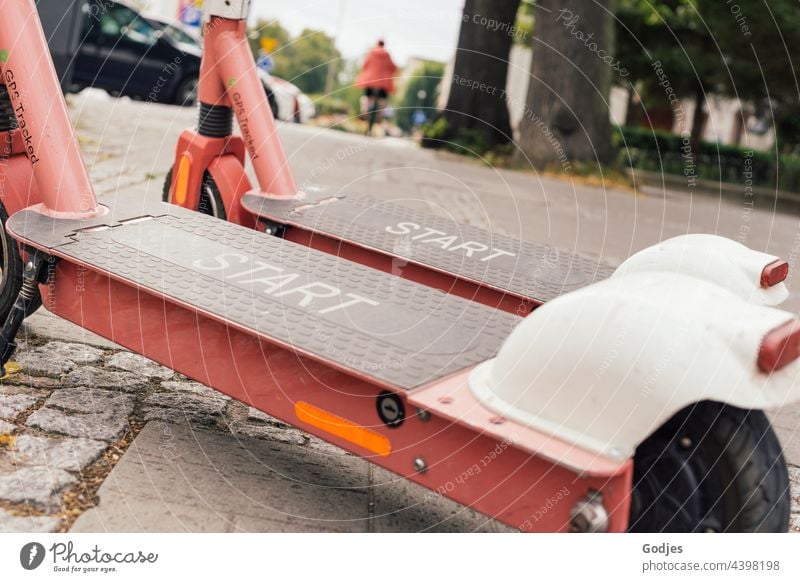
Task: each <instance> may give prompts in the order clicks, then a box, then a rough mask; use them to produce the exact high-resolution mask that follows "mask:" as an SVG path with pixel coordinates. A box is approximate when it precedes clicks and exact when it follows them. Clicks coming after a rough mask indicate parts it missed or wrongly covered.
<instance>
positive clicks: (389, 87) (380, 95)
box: [355, 39, 397, 135]
mask: <svg viewBox="0 0 800 582" xmlns="http://www.w3.org/2000/svg"><path fill="white" fill-rule="evenodd" d="M395 72H397V66H396V65H395V64H394V62H393V61H392V57H391V56H390V55H389V51H387V50H386V48H385V47H384V42H383V40H382V39H381V40H379V41H378V44H377V46H375V48H373V49H372V50H370V51H369V53H367V58H366V59H365V60H364V65H363V66H362V67H361V72H360V73H359V74H358V77H357V78H356V83H355V84H356V87H363V89H364V97H365V99H364V100H363V104H362V113H365V114H367V135H370V134H372V127H373V126H374V125H375V121H376V120H377V118H378V113H379V112H380V111H382V110H383V108H384V107H385V106H386V99H388V97H389V95H391V94H392V93H393V92H394V74H395Z"/></svg>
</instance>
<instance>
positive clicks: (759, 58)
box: [616, 0, 800, 147]
mask: <svg viewBox="0 0 800 582" xmlns="http://www.w3.org/2000/svg"><path fill="white" fill-rule="evenodd" d="M616 15H617V53H618V56H619V58H620V60H621V61H622V62H623V64H624V65H625V67H626V68H627V69H628V70H629V71H630V75H629V76H628V77H625V78H624V77H618V82H619V83H621V84H622V85H623V86H634V87H635V88H636V89H637V90H638V92H639V94H640V95H641V98H642V105H643V107H642V112H641V113H642V114H643V115H646V114H647V112H650V113H651V114H652V115H651V117H652V116H655V117H658V114H659V111H663V110H664V109H665V108H666V109H668V108H669V107H670V104H669V103H668V94H667V89H666V84H665V78H666V79H668V81H669V85H670V87H671V88H672V89H673V90H674V91H675V92H676V94H677V95H678V96H679V97H680V98H682V99H687V98H689V99H692V98H694V99H699V100H700V101H701V102H704V101H705V99H706V98H707V96H708V94H710V93H714V94H721V95H727V96H730V97H734V98H738V99H741V100H742V101H744V102H750V103H753V104H755V105H756V106H757V108H760V109H762V110H765V111H772V112H773V114H774V119H775V124H776V131H777V134H778V137H779V139H781V138H782V137H783V138H784V141H785V142H790V143H791V142H792V141H794V140H798V139H800V135H798V131H797V129H796V128H797V127H798V126H800V121H799V120H798V119H797V115H798V112H799V111H798V110H800V88H799V87H798V81H797V79H796V75H795V74H794V71H795V69H796V66H797V63H800V6H798V4H797V2H795V1H794V0H769V1H767V0H658V1H653V0H618V2H617V10H616ZM654 62H660V63H661V64H662V65H663V66H662V69H663V72H664V75H663V77H661V78H659V76H658V75H656V74H655V68H654V66H653V63H654ZM640 121H644V122H645V123H646V122H647V120H646V119H640ZM694 121H695V122H700V126H701V127H699V128H693V131H692V133H693V141H695V142H697V141H699V135H698V130H699V129H701V128H702V122H703V120H702V119H698V118H697V117H695V119H694ZM687 125H692V124H687ZM790 143H787V144H785V145H787V147H788V146H789V145H790ZM794 143H795V144H797V143H798V141H794Z"/></svg>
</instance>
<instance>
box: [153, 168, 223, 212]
mask: <svg viewBox="0 0 800 582" xmlns="http://www.w3.org/2000/svg"><path fill="white" fill-rule="evenodd" d="M171 185H172V169H170V171H169V172H167V177H166V179H165V180H164V190H163V193H162V197H161V199H162V200H163V201H164V202H167V203H168V202H169V201H170V200H169V190H170V187H171ZM198 200H199V203H198V205H197V208H195V210H197V211H198V212H199V213H200V214H207V215H208V216H213V217H215V218H220V219H222V220H227V214H226V213H225V205H224V204H223V202H222V193H220V191H219V187H218V186H217V183H216V182H215V181H214V178H212V177H211V174H209V173H208V172H206V173H205V174H203V183H202V184H201V185H200V196H199V197H198Z"/></svg>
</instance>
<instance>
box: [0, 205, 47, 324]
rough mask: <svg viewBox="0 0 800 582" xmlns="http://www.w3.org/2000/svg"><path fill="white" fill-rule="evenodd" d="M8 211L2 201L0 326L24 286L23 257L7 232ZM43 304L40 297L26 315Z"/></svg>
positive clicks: (0, 215) (0, 209)
mask: <svg viewBox="0 0 800 582" xmlns="http://www.w3.org/2000/svg"><path fill="white" fill-rule="evenodd" d="M7 221H8V213H7V212H6V207H5V206H4V205H3V204H2V203H0V226H1V227H2V228H1V230H2V232H0V269H2V270H1V271H0V327H2V325H3V324H4V323H5V321H6V317H8V314H9V312H10V311H11V308H12V307H13V306H14V302H15V301H16V300H17V295H18V294H19V290H20V288H21V287H22V270H23V268H24V266H23V264H22V257H21V256H20V254H19V246H18V245H17V241H15V240H14V239H13V238H11V236H10V235H9V234H8V233H7V232H6V222H7ZM41 305H42V299H41V297H39V298H38V299H37V300H36V301H35V302H33V303H31V304H30V305H29V306H28V311H27V313H26V314H25V315H26V316H28V315H31V314H32V313H34V312H35V311H36V310H37V309H39V307H41Z"/></svg>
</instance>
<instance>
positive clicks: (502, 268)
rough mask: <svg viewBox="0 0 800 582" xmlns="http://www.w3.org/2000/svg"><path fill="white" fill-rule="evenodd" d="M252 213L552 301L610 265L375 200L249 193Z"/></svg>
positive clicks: (592, 279)
mask: <svg viewBox="0 0 800 582" xmlns="http://www.w3.org/2000/svg"><path fill="white" fill-rule="evenodd" d="M242 203H243V205H244V207H245V208H246V209H247V210H249V211H250V212H252V213H254V214H256V215H258V216H261V217H263V218H266V219H268V220H271V221H274V222H278V223H281V224H285V225H289V226H292V227H298V228H302V229H305V230H308V231H311V232H313V233H315V234H319V235H323V236H327V237H331V238H333V239H336V240H339V241H343V242H348V243H351V244H354V245H356V246H360V247H364V248H368V249H371V250H374V251H377V252H379V253H382V254H385V255H388V256H392V257H397V258H400V259H403V260H406V261H408V262H410V263H414V264H417V265H420V266H423V267H426V268H429V269H432V270H434V271H439V272H442V273H446V274H449V275H451V276H453V277H456V278H458V279H464V280H467V281H471V282H473V283H476V284H479V285H481V286H486V287H490V288H493V289H495V290H497V291H500V292H503V293H508V294H511V295H514V296H517V297H519V298H521V299H526V300H532V301H534V302H536V303H544V302H546V301H550V300H551V299H554V298H556V297H558V296H559V295H562V294H564V293H567V292H569V291H573V290H575V289H579V288H581V287H585V286H586V285H589V284H591V283H593V282H596V281H600V280H602V279H606V278H608V277H609V276H611V274H612V273H613V268H612V267H610V266H608V265H606V264H604V263H600V262H598V261H597V260H596V259H593V258H590V257H586V256H582V255H578V254H575V253H571V252H567V251H563V250H559V249H556V248H554V247H550V246H547V245H543V244H538V243H532V242H523V241H519V240H516V239H513V238H510V237H507V236H503V235H500V234H496V233H492V232H489V231H486V230H483V229H481V228H477V227H474V226H469V225H464V224H459V223H457V222H455V221H453V220H450V219H447V218H443V217H438V216H434V215H432V214H429V213H425V212H420V211H418V210H415V209H413V208H409V207H407V206H403V205H400V204H396V203H393V202H386V201H382V200H378V199H376V198H373V197H370V196H344V195H339V194H332V193H325V192H315V193H310V194H307V195H306V196H305V197H304V198H302V199H292V200H281V199H275V198H265V197H263V196H259V195H257V194H247V195H245V197H244V199H243V201H242Z"/></svg>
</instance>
